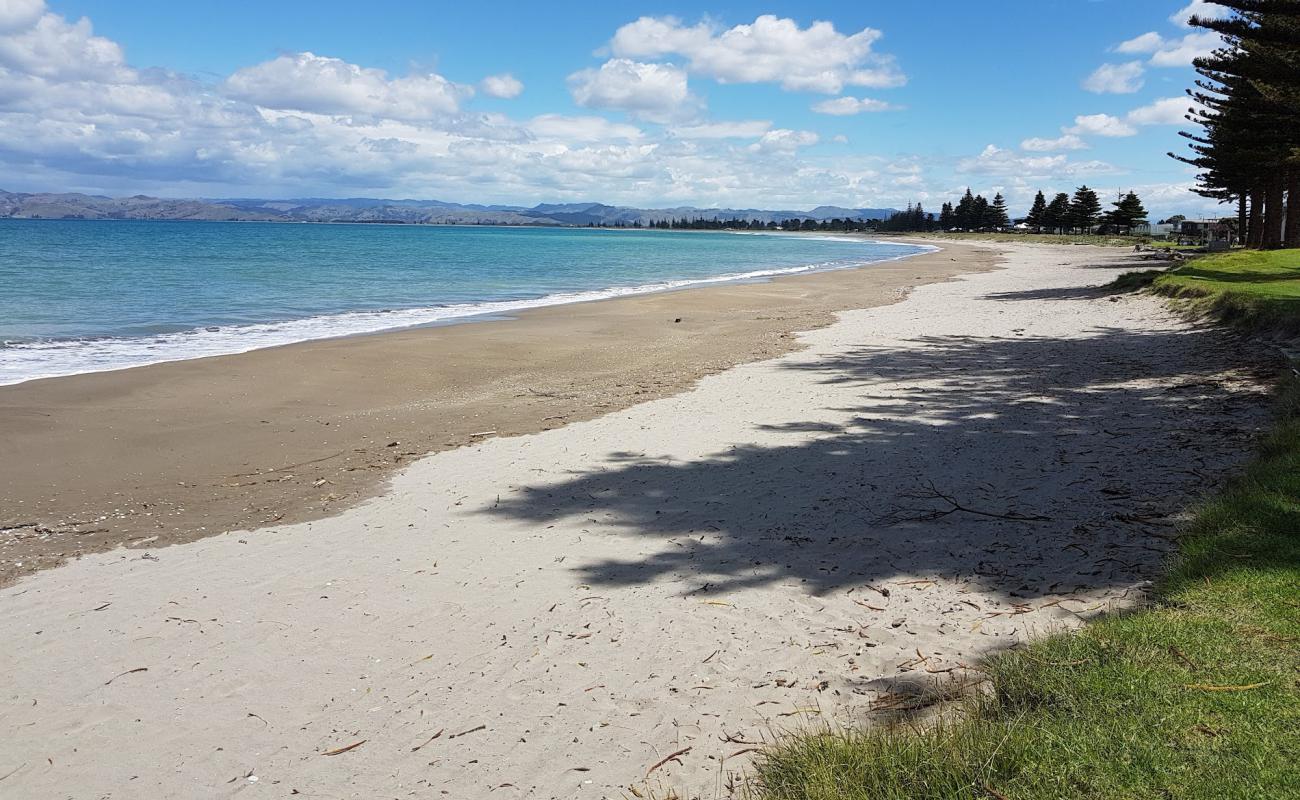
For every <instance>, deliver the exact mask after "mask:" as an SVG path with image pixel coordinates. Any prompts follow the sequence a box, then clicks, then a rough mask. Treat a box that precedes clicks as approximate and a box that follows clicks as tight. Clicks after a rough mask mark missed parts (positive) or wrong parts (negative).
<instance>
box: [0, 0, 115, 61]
mask: <svg viewBox="0 0 1300 800" xmlns="http://www.w3.org/2000/svg"><path fill="white" fill-rule="evenodd" d="M5 2H6V3H8V2H10V0H5ZM0 7H3V8H4V11H3V12H0V26H3V27H0V30H3V33H4V35H2V36H0V67H3V68H6V69H9V70H13V71H15V72H17V73H19V74H21V75H24V76H28V77H33V78H42V79H46V80H55V81H70V80H98V81H103V80H131V79H133V77H134V71H133V70H131V69H130V68H129V67H127V65H126V61H125V58H124V56H123V54H122V48H121V47H119V46H118V45H117V43H116V42H114V41H112V40H110V39H106V38H104V37H102V36H96V35H95V34H94V31H93V30H92V28H91V24H90V20H88V19H85V18H83V19H81V20H78V21H77V22H68V21H67V20H66V19H64V18H63V17H60V16H58V15H57V14H41V13H39V12H40V11H41V10H42V9H43V6H42V5H41V4H34V5H33V4H25V3H23V2H17V3H15V4H14V5H12V6H9V5H4V6H0ZM33 9H34V10H33ZM33 14H35V16H34V17H33Z"/></svg>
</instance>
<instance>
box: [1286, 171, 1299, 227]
mask: <svg viewBox="0 0 1300 800" xmlns="http://www.w3.org/2000/svg"><path fill="white" fill-rule="evenodd" d="M1285 239H1286V246H1287V247H1300V167H1292V168H1291V172H1290V173H1289V174H1288V175H1287V189H1286V233H1285Z"/></svg>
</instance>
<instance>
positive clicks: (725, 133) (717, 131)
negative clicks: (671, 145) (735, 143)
mask: <svg viewBox="0 0 1300 800" xmlns="http://www.w3.org/2000/svg"><path fill="white" fill-rule="evenodd" d="M771 129H772V123H771V121H770V120H762V119H750V120H735V121H720V122H704V123H701V124H699V125H680V126H677V127H675V128H671V129H669V131H668V133H669V135H671V136H674V137H676V138H678V139H757V138H759V137H760V136H762V135H763V134H765V133H767V132H768V131H769V130H771Z"/></svg>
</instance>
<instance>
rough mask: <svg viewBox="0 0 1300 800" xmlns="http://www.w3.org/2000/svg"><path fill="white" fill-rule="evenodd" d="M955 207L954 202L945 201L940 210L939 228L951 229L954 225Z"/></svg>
mask: <svg viewBox="0 0 1300 800" xmlns="http://www.w3.org/2000/svg"><path fill="white" fill-rule="evenodd" d="M952 212H953V209H952V203H944V204H943V208H942V209H940V211H939V228H940V229H941V230H945V231H946V230H951V229H952V227H953V213H952Z"/></svg>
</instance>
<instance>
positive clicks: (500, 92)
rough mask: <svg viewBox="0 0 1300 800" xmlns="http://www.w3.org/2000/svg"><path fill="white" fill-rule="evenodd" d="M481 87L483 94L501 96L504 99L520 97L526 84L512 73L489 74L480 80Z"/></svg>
mask: <svg viewBox="0 0 1300 800" xmlns="http://www.w3.org/2000/svg"><path fill="white" fill-rule="evenodd" d="M479 88H480V89H482V90H483V94H485V95H488V96H489V97H500V98H501V99H503V100H510V99H512V98H515V97H518V96H519V95H520V94H522V93H523V91H524V84H523V83H522V82H520V80H519V79H518V78H516V77H515V76H514V75H511V74H510V73H508V72H507V73H505V74H503V75H489V76H487V77H486V78H484V79H483V80H482V81H480V82H479Z"/></svg>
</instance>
